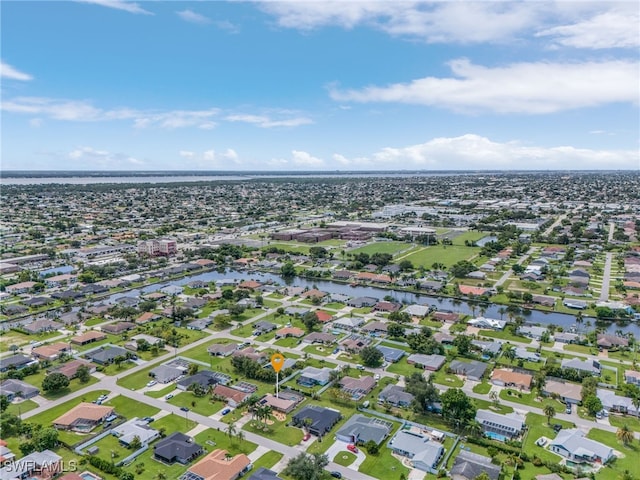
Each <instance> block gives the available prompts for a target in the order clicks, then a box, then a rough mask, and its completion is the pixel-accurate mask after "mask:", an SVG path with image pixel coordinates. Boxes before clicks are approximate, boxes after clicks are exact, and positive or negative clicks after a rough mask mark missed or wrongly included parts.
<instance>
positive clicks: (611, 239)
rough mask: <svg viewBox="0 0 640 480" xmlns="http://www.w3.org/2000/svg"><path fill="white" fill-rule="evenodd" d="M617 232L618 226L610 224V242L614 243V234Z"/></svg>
mask: <svg viewBox="0 0 640 480" xmlns="http://www.w3.org/2000/svg"><path fill="white" fill-rule="evenodd" d="M615 231H616V224H615V223H613V222H610V223H609V242H612V241H613V233H614V232H615Z"/></svg>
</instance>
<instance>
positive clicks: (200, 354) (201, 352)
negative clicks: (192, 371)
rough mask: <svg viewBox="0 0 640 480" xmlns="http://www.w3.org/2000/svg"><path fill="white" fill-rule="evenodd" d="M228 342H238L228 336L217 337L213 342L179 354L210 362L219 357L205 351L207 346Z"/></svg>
mask: <svg viewBox="0 0 640 480" xmlns="http://www.w3.org/2000/svg"><path fill="white" fill-rule="evenodd" d="M229 343H235V344H237V343H238V342H236V341H234V340H231V339H230V338H219V339H217V340H215V341H213V342H207V343H203V344H202V345H198V346H197V347H193V348H190V349H189V350H186V351H184V352H182V354H181V356H182V357H188V358H193V359H194V360H198V361H200V362H205V363H211V362H212V361H214V362H215V361H216V360H219V359H221V357H215V356H212V355H210V354H209V352H208V351H207V348H209V347H210V346H211V345H216V344H220V345H227V344H229Z"/></svg>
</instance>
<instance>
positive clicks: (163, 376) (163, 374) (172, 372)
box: [149, 365, 185, 383]
mask: <svg viewBox="0 0 640 480" xmlns="http://www.w3.org/2000/svg"><path fill="white" fill-rule="evenodd" d="M184 372H185V370H184V369H182V368H178V367H174V366H171V365H158V366H157V367H155V368H153V369H152V370H151V371H150V372H149V376H151V377H153V378H154V379H155V381H156V382H158V383H170V382H173V381H174V380H175V379H176V378H178V377H179V376H180V375H182V374H184Z"/></svg>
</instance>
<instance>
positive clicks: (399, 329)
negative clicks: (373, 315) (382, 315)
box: [387, 323, 404, 337]
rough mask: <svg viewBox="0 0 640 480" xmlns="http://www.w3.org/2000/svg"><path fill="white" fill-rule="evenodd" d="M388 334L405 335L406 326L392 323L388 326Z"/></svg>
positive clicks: (391, 335) (394, 335)
mask: <svg viewBox="0 0 640 480" xmlns="http://www.w3.org/2000/svg"><path fill="white" fill-rule="evenodd" d="M387 334H388V335H389V336H390V337H404V327H403V326H402V325H400V324H399V323H390V324H389V325H388V326H387Z"/></svg>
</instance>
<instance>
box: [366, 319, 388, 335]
mask: <svg viewBox="0 0 640 480" xmlns="http://www.w3.org/2000/svg"><path fill="white" fill-rule="evenodd" d="M360 330H361V331H362V332H367V333H368V334H369V335H374V336H375V335H386V334H387V324H386V323H385V322H381V321H380V320H374V321H372V322H369V323H367V324H366V325H365V326H364V327H362V328H361V329H360Z"/></svg>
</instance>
